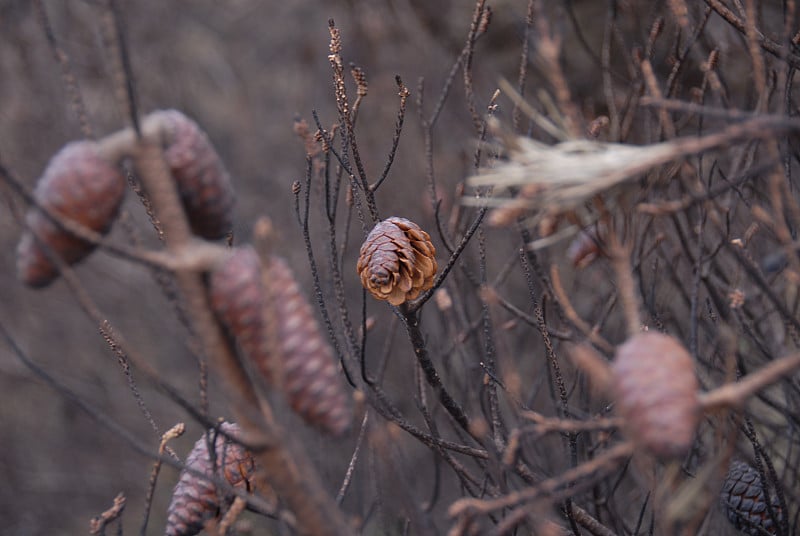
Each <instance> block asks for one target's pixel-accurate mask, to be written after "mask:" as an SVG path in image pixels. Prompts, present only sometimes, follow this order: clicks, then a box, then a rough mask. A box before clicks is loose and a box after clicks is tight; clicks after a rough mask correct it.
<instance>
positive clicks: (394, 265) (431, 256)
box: [356, 217, 438, 305]
mask: <svg viewBox="0 0 800 536" xmlns="http://www.w3.org/2000/svg"><path fill="white" fill-rule="evenodd" d="M437 268H438V266H437V264H436V248H434V247H433V244H432V243H431V237H430V236H429V235H428V233H426V232H425V231H423V230H422V229H420V227H419V226H418V225H417V224H416V223H414V222H412V221H409V220H407V219H405V218H397V217H392V218H387V219H385V220H383V221H381V222H379V223H377V224H376V225H375V227H374V228H373V229H372V231H370V233H369V235H367V238H366V240H365V241H364V244H363V245H362V246H361V252H360V255H359V258H358V265H357V267H356V269H357V270H358V274H359V276H360V277H361V284H362V285H363V286H364V288H366V289H367V290H368V291H369V292H370V294H372V295H373V296H374V297H375V298H376V299H378V300H385V301H388V302H389V303H391V304H392V305H400V304H402V303H405V302H407V301H409V300H413V299H415V298H416V297H417V296H419V295H420V293H422V292H424V291H426V290H428V289H429V288H431V287H432V286H433V280H434V276H435V275H436V270H437Z"/></svg>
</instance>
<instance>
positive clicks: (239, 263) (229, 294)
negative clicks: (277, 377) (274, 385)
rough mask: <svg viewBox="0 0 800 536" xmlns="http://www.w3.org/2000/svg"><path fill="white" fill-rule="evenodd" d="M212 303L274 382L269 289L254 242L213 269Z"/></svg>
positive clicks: (242, 345) (257, 364) (222, 320)
mask: <svg viewBox="0 0 800 536" xmlns="http://www.w3.org/2000/svg"><path fill="white" fill-rule="evenodd" d="M209 289H210V295H211V307H212V308H213V309H214V312H215V313H216V314H217V317H218V318H219V319H220V321H221V322H222V324H223V325H224V326H225V327H226V328H227V330H228V333H230V334H231V336H233V337H234V339H235V340H236V342H237V343H238V344H239V347H240V348H241V349H242V352H244V354H245V356H246V357H247V358H248V359H249V360H250V361H251V362H252V363H253V364H255V366H256V367H257V368H258V370H259V371H260V372H261V374H262V375H263V377H264V378H265V379H266V380H267V382H268V383H271V382H272V379H273V374H272V365H271V363H270V359H269V356H270V352H269V337H268V332H267V328H268V326H267V322H266V320H265V318H264V306H265V305H266V303H267V293H266V289H265V288H264V283H263V279H262V273H261V261H260V260H259V258H258V254H256V252H255V250H254V249H253V248H252V247H250V246H243V247H238V248H236V249H235V250H234V252H233V254H232V255H230V256H229V257H227V258H226V259H225V260H224V261H223V263H222V264H221V265H220V266H219V267H218V268H217V269H216V270H214V271H213V272H212V274H211V279H210V282H209Z"/></svg>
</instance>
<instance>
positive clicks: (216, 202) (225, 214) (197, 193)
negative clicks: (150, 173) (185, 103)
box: [152, 110, 236, 240]
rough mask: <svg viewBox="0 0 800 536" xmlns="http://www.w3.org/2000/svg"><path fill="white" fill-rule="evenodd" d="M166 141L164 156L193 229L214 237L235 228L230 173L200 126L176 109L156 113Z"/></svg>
mask: <svg viewBox="0 0 800 536" xmlns="http://www.w3.org/2000/svg"><path fill="white" fill-rule="evenodd" d="M152 115H154V116H157V117H159V118H160V120H161V121H162V124H163V125H164V128H165V131H166V139H167V144H166V147H165V150H164V158H165V159H166V161H167V164H168V165H169V167H170V170H171V171H172V175H173V177H174V178H175V182H176V184H177V186H178V192H179V193H180V196H181V201H182V202H183V206H184V207H185V208H186V215H187V216H188V218H189V224H190V225H191V227H192V231H193V232H194V233H195V234H197V235H200V236H202V237H203V238H207V239H209V240H214V239H217V238H222V237H224V236H225V235H227V234H228V233H229V232H231V230H232V229H233V206H234V204H235V203H236V195H235V193H234V190H233V185H232V184H231V179H230V176H229V175H228V172H227V171H226V170H225V167H224V166H223V164H222V160H221V159H220V157H219V155H217V151H216V150H214V146H213V145H211V142H210V141H209V140H208V136H206V134H205V132H203V131H202V130H201V129H200V127H199V126H198V125H197V123H195V122H194V121H192V120H191V119H189V118H188V117H186V116H185V115H184V114H182V113H181V112H179V111H177V110H162V111H157V112H154V113H153V114H152Z"/></svg>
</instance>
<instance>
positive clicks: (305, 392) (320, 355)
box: [264, 256, 353, 435]
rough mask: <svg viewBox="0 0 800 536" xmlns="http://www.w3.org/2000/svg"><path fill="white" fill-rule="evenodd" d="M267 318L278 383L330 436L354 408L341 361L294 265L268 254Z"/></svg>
mask: <svg viewBox="0 0 800 536" xmlns="http://www.w3.org/2000/svg"><path fill="white" fill-rule="evenodd" d="M264 281H265V286H266V287H267V288H268V289H269V295H270V302H271V305H270V311H271V318H274V319H275V322H276V324H277V327H276V336H277V346H278V348H279V354H280V360H279V361H280V367H281V371H280V373H281V374H280V377H281V378H282V381H281V382H280V383H281V388H282V389H283V391H284V393H285V394H286V398H287V400H288V402H289V405H290V406H291V407H292V409H293V410H294V411H295V412H296V413H297V414H298V415H300V416H301V417H302V418H303V419H304V420H305V421H306V422H307V423H309V424H311V425H313V426H316V427H317V428H320V429H321V430H323V431H325V432H327V433H329V434H331V435H341V434H343V433H344V432H345V431H346V430H347V429H348V428H349V426H350V423H351V421H352V419H353V409H352V406H351V404H350V399H349V397H348V393H347V389H346V387H345V384H344V380H343V378H342V375H341V374H340V372H339V364H338V362H337V360H336V357H335V356H334V354H333V350H332V349H331V346H330V344H328V341H327V340H326V339H325V337H324V336H323V334H322V332H321V330H320V328H319V324H318V323H317V320H316V318H315V317H314V314H313V311H312V309H311V305H310V304H309V303H308V301H307V300H306V298H305V296H304V295H303V293H302V292H301V290H300V286H299V285H298V283H297V281H296V280H295V278H294V274H293V273H292V269H291V268H290V267H289V265H288V264H287V262H286V261H285V260H284V259H282V258H281V257H278V256H272V257H271V258H270V260H269V264H268V266H267V269H266V271H265V278H264Z"/></svg>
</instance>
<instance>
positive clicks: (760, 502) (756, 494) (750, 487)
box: [720, 460, 783, 536]
mask: <svg viewBox="0 0 800 536" xmlns="http://www.w3.org/2000/svg"><path fill="white" fill-rule="evenodd" d="M720 503H721V504H722V510H723V511H724V512H725V515H726V516H728V520H729V521H730V522H731V523H732V524H733V526H734V527H736V528H737V529H739V530H740V531H742V532H743V533H745V534H750V535H752V536H761V535H763V534H777V533H778V529H777V527H778V523H780V522H781V521H782V520H783V512H782V511H781V507H780V502H779V501H778V497H777V496H776V495H774V494H773V495H772V498H771V501H770V503H771V505H772V512H773V513H774V514H775V517H776V518H777V519H774V520H773V518H771V517H770V515H769V510H768V509H767V501H766V497H765V496H764V487H763V486H762V485H761V476H759V474H758V471H757V470H756V469H755V468H754V467H751V466H750V465H748V464H747V463H745V462H743V461H739V460H734V461H733V462H732V463H731V467H730V469H729V470H728V476H727V477H726V478H725V483H724V484H723V486H722V491H721V492H720Z"/></svg>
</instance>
